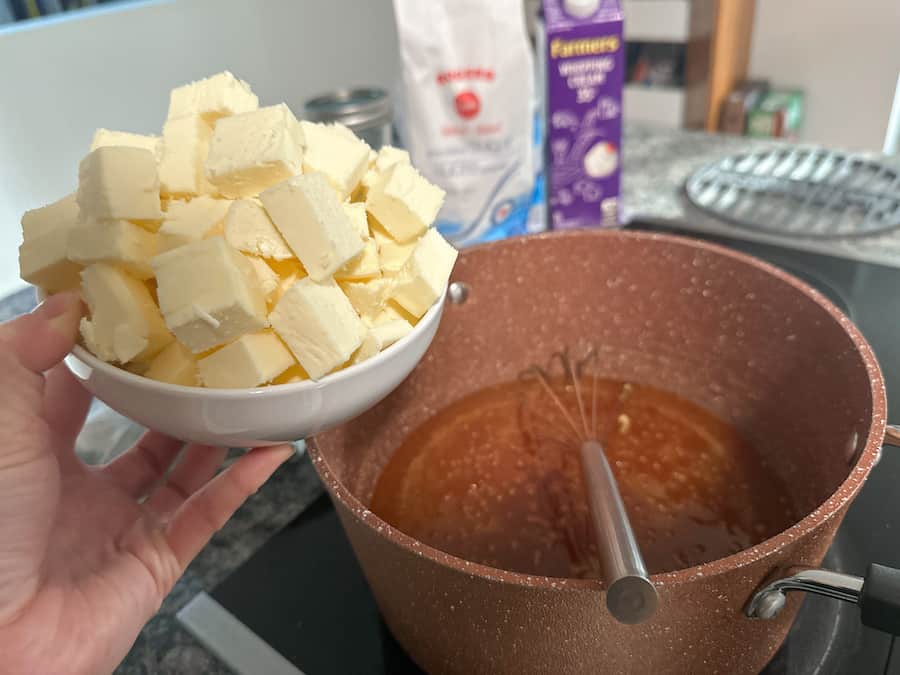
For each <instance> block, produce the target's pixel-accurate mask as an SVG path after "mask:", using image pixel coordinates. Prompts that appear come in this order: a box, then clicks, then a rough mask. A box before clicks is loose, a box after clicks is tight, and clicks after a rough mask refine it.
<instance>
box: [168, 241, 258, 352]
mask: <svg viewBox="0 0 900 675" xmlns="http://www.w3.org/2000/svg"><path fill="white" fill-rule="evenodd" d="M151 264H152V265H153V270H154V271H155V272H156V281H157V291H156V292H157V296H158V298H159V308H160V309H161V310H162V313H163V316H164V317H165V320H166V324H167V325H168V326H169V328H170V329H171V330H172V332H173V333H175V336H176V337H177V338H178V339H179V340H180V341H181V342H182V343H183V344H184V345H185V346H186V347H187V348H188V349H190V350H191V351H192V352H194V353H195V354H196V353H199V352H202V351H204V350H206V349H210V348H212V347H216V346H218V345H221V344H224V343H226V342H228V341H229V340H232V339H234V338H236V337H239V336H241V335H243V334H245V333H252V332H256V331H258V330H261V329H263V328H265V327H266V301H265V297H264V296H263V293H262V291H261V290H260V288H259V284H258V282H257V280H256V275H255V273H254V271H253V268H252V266H251V265H250V262H249V261H248V260H247V259H246V258H244V256H243V254H241V253H239V252H238V251H236V250H234V249H233V248H232V247H231V246H229V245H228V244H227V243H226V242H225V239H224V238H223V237H212V238H210V239H203V240H201V241H197V242H194V243H191V244H186V245H184V246H179V247H178V248H175V249H172V250H171V251H168V252H166V253H163V254H162V255H158V256H156V257H155V258H154V259H153V260H152V261H151Z"/></svg>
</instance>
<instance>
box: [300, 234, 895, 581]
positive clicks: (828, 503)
mask: <svg viewBox="0 0 900 675" xmlns="http://www.w3.org/2000/svg"><path fill="white" fill-rule="evenodd" d="M623 237H624V238H627V239H635V240H639V241H641V240H642V241H662V242H666V243H669V244H674V245H676V246H685V247H687V248H690V249H692V250H698V251H706V252H709V253H714V254H717V255H720V256H724V257H726V258H731V259H733V260H736V261H738V262H741V263H745V264H748V265H750V266H752V267H755V268H756V269H759V270H761V271H763V272H766V273H767V274H770V275H772V276H774V277H776V278H777V279H779V280H781V281H783V282H784V283H786V284H788V285H790V286H792V287H794V288H795V289H796V290H798V291H800V292H801V293H802V294H803V295H805V296H806V297H807V298H809V299H810V300H812V301H813V302H815V303H816V304H817V305H819V306H820V307H822V308H823V309H825V311H826V312H828V314H829V315H830V316H831V318H832V319H834V320H835V321H836V322H837V323H838V324H839V325H840V326H841V328H842V329H843V330H844V332H845V333H846V334H847V336H848V337H849V338H850V340H851V342H852V343H853V345H854V347H855V348H856V350H857V352H858V353H859V354H860V356H861V358H862V360H863V363H864V364H865V368H866V372H867V374H868V376H869V384H870V389H871V396H872V419H871V422H870V424H869V428H868V431H867V437H866V445H865V447H864V448H863V451H862V452H860V453H859V455H858V457H857V460H856V462H855V463H854V464H853V465H852V466H851V467H850V471H849V473H848V474H847V477H846V478H845V479H844V480H843V482H841V484H840V485H839V486H838V487H837V489H836V490H835V491H834V492H833V493H832V494H831V496H830V497H828V499H826V500H825V501H824V502H823V503H822V504H820V505H819V506H818V507H816V508H815V509H814V510H813V511H811V512H810V513H808V514H807V515H805V516H804V517H803V518H801V519H800V520H799V521H797V522H796V523H794V524H793V525H791V526H790V527H789V528H787V529H786V530H783V531H782V532H780V533H778V534H777V535H775V536H774V537H770V538H769V539H766V540H764V541H762V542H760V543H759V544H756V545H755V546H751V547H750V548H747V549H743V550H742V551H739V552H737V553H734V554H732V555H729V556H726V557H724V558H717V559H716V560H711V561H710V562H706V563H703V564H701V565H695V566H694V567H688V568H685V569H681V570H676V571H673V572H664V573H661V574H654V575H652V576H651V577H650V578H651V580H652V581H653V583H654V584H655V585H656V586H658V587H661V586H666V585H675V584H680V583H684V582H687V581H691V580H695V579H699V578H703V577H713V576H716V575H719V574H723V573H726V572H732V571H734V570H737V569H740V568H742V567H745V566H747V565H749V564H751V563H753V562H756V561H758V560H761V559H763V558H765V557H767V556H769V555H772V554H773V553H775V552H777V551H779V550H781V549H782V548H783V547H784V546H786V545H787V544H789V543H790V542H792V541H794V540H796V539H798V538H801V537H804V536H806V535H808V534H809V533H810V532H812V531H813V530H815V529H816V528H818V527H819V526H820V525H822V524H823V523H825V522H826V521H828V520H829V519H831V518H832V517H834V516H835V514H836V513H837V512H838V511H839V510H840V508H841V507H842V506H844V505H845V504H846V503H848V502H851V501H852V500H853V499H854V498H855V497H856V495H857V494H858V492H859V490H860V488H861V487H862V485H863V483H864V482H865V479H866V478H867V476H868V475H869V472H870V471H871V470H872V467H874V466H875V463H876V461H877V458H878V453H879V450H880V448H881V445H882V443H883V437H884V432H885V426H886V424H887V420H886V414H887V400H886V395H885V388H884V379H883V376H882V373H881V368H880V367H879V365H878V361H877V360H876V358H875V354H874V352H873V351H872V348H871V346H870V345H869V343H868V342H867V341H866V339H865V338H864V337H863V335H862V333H860V332H859V329H858V328H857V327H856V326H855V325H854V324H853V322H851V321H850V319H849V318H847V317H846V316H845V315H844V314H843V312H841V310H839V309H838V308H837V307H836V306H835V305H834V304H833V303H832V302H831V301H830V300H829V299H828V298H827V297H825V296H824V295H823V294H822V293H820V292H819V291H817V290H816V289H814V288H813V287H811V286H810V285H808V284H806V283H805V282H803V281H801V280H800V279H797V278H796V277H794V276H793V275H791V274H789V273H787V272H785V271H783V270H781V269H779V268H778V267H776V266H774V265H772V264H770V263H768V262H765V261H763V260H760V259H759V258H755V257H753V256H751V255H748V254H746V253H741V252H739V251H735V250H733V249H730V248H727V247H725V246H722V245H719V244H714V243H710V242H708V241H703V240H700V239H695V238H693V237H685V236H680V235H673V234H661V233H656V232H639V231H632V230H618V229H616V230H569V231H556V232H544V233H540V234H532V235H525V236H520V237H514V238H511V239H501V240H498V241H493V242H488V243H485V244H479V245H477V246H472V247H471V248H468V249H466V250H464V251H462V252H461V255H463V256H467V255H469V254H470V252H475V251H484V250H490V249H493V248H500V247H509V246H527V245H528V242H529V241H532V240H544V239H557V238H581V239H590V240H598V241H602V240H603V239H607V238H610V239H611V238H623ZM351 424H352V422H351ZM307 449H308V452H309V453H310V457H311V459H312V462H313V465H314V466H315V468H316V470H317V471H318V473H319V475H320V477H321V478H322V481H323V482H324V483H325V485H326V487H327V488H328V491H329V492H330V493H331V495H332V497H334V498H336V499H338V500H339V501H340V502H342V503H343V504H344V506H346V507H347V508H348V510H349V511H350V512H351V513H353V515H354V517H356V518H358V519H360V520H362V521H363V522H364V523H365V524H366V525H368V526H369V527H370V528H371V529H374V530H376V532H377V534H378V535H379V536H382V537H384V538H385V539H388V540H390V541H391V542H392V543H394V544H396V545H398V546H400V547H402V548H404V549H406V550H407V551H408V552H409V553H412V554H415V555H420V556H424V557H427V558H429V559H431V560H432V561H434V562H436V563H438V564H440V565H443V566H445V567H449V568H451V569H454V570H456V571H458V572H462V573H464V574H471V575H478V576H480V577H483V578H485V579H488V580H490V581H494V582H500V583H504V584H512V585H518V586H528V587H532V588H547V589H559V588H567V589H573V590H574V589H580V590H602V589H603V582H602V581H601V580H599V579H568V578H563V577H546V576H539V575H529V574H524V573H521V572H511V571H508V570H503V569H499V568H496V567H490V566H488V565H482V564H480V563H476V562H472V561H469V560H465V559H463V558H460V557H458V556H455V555H452V554H450V553H446V552H444V551H441V550H440V549H436V548H434V547H432V546H429V545H427V544H425V543H423V542H420V541H418V540H417V539H415V538H413V537H411V536H409V535H407V534H405V533H403V532H401V531H400V530H398V529H396V528H395V527H393V526H392V525H390V524H389V523H387V522H385V521H384V520H382V519H381V518H379V517H378V516H376V515H375V514H374V513H372V512H371V511H369V509H368V508H367V506H366V505H365V504H363V503H362V502H361V501H360V500H359V499H357V498H356V496H354V495H353V494H352V493H351V492H350V490H349V489H348V488H347V487H346V486H345V485H344V484H343V483H342V482H341V481H339V480H338V479H337V478H336V477H335V476H334V474H333V472H332V471H331V468H330V467H329V466H328V462H327V461H326V460H325V458H324V457H323V456H322V454H321V452H320V450H319V446H318V443H317V441H316V438H315V437H314V438H312V439H309V443H308V447H307Z"/></svg>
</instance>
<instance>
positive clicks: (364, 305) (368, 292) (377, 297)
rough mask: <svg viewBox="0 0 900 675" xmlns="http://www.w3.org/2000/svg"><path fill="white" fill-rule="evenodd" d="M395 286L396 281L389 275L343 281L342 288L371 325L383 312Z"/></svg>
mask: <svg viewBox="0 0 900 675" xmlns="http://www.w3.org/2000/svg"><path fill="white" fill-rule="evenodd" d="M393 288H394V281H393V279H391V278H388V277H377V278H375V279H370V280H368V281H344V282H341V289H342V290H343V291H344V293H345V294H346V296H347V299H348V300H350V304H351V305H353V308H354V309H355V310H356V312H357V314H359V316H360V317H361V318H362V320H363V321H365V322H366V323H367V324H369V325H372V322H373V321H374V320H375V317H376V316H378V315H379V314H381V312H382V310H383V309H384V306H385V303H386V302H387V299H388V296H389V295H390V294H391V291H392V290H393Z"/></svg>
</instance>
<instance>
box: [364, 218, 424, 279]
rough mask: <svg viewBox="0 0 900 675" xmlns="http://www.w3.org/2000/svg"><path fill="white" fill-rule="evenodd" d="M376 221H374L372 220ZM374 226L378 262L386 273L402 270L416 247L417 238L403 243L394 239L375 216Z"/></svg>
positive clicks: (371, 219)
mask: <svg viewBox="0 0 900 675" xmlns="http://www.w3.org/2000/svg"><path fill="white" fill-rule="evenodd" d="M371 221H374V222H371ZM370 222H371V226H372V237H373V238H374V239H375V243H376V244H377V245H378V262H379V264H380V265H381V269H382V271H383V272H384V273H385V274H396V273H397V272H399V271H400V269H401V268H402V267H403V265H404V264H405V263H406V261H407V260H408V259H409V256H410V254H411V253H412V252H413V249H414V248H415V247H416V240H415V239H413V240H412V241H408V242H406V243H405V244H401V243H400V242H398V241H394V238H393V237H392V236H391V235H389V234H388V233H387V231H386V230H385V229H384V228H383V227H382V226H381V225H380V224H379V223H378V222H377V221H375V219H374V218H370Z"/></svg>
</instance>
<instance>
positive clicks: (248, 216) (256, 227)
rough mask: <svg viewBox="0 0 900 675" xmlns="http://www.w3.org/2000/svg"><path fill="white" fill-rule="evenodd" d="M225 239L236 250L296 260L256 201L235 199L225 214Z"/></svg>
mask: <svg viewBox="0 0 900 675" xmlns="http://www.w3.org/2000/svg"><path fill="white" fill-rule="evenodd" d="M225 239H226V241H228V243H229V244H231V245H232V246H234V247H235V248H236V249H237V250H239V251H243V252H244V253H250V254H251V255H258V256H261V257H263V258H269V259H271V260H289V259H291V258H296V256H295V255H294V252H293V251H292V250H291V249H290V247H289V246H288V245H287V242H286V241H285V240H284V237H282V236H281V233H280V232H279V231H278V229H277V228H276V227H275V225H274V223H272V220H271V218H269V214H268V213H266V210H265V209H264V208H263V207H262V204H260V203H259V202H257V201H256V200H255V199H237V200H235V201H233V202H232V203H231V206H229V207H228V212H227V213H226V214H225Z"/></svg>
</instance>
